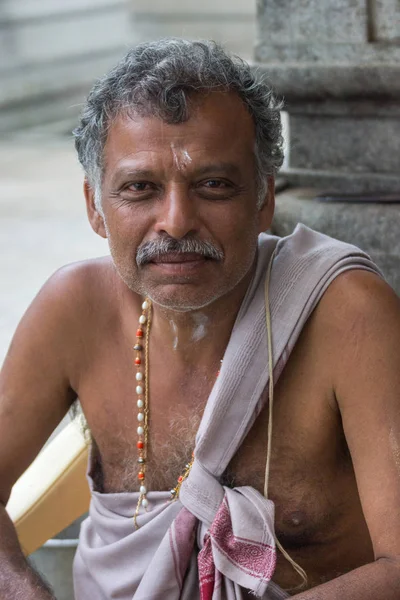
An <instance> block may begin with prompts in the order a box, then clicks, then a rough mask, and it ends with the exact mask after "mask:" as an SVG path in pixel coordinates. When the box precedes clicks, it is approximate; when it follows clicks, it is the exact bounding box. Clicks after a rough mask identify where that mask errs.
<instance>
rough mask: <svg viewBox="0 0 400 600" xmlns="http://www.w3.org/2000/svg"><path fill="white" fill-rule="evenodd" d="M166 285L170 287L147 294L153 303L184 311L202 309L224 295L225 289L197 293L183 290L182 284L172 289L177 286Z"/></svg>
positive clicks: (168, 308)
mask: <svg viewBox="0 0 400 600" xmlns="http://www.w3.org/2000/svg"><path fill="white" fill-rule="evenodd" d="M165 287H167V288H169V289H163V290H160V289H158V290H149V291H147V293H146V294H145V295H146V296H147V297H148V298H150V300H151V301H152V302H153V304H157V305H158V306H160V307H162V308H164V309H167V310H173V311H175V312H182V313H184V312H191V311H195V310H201V309H202V308H205V307H206V306H209V305H210V304H212V303H213V302H215V301H216V300H218V298H220V297H221V296H223V295H224V291H223V290H220V291H218V292H217V291H215V293H210V292H211V290H207V294H204V292H200V293H199V292H197V294H196V293H195V291H194V292H193V293H187V291H184V290H182V286H178V287H179V288H180V289H178V290H171V289H170V288H171V287H177V286H174V285H168V286H165Z"/></svg>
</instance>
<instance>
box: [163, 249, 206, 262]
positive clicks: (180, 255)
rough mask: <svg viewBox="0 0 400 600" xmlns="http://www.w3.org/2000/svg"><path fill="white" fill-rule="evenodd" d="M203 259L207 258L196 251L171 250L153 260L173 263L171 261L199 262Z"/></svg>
mask: <svg viewBox="0 0 400 600" xmlns="http://www.w3.org/2000/svg"><path fill="white" fill-rule="evenodd" d="M201 260H207V259H206V258H205V257H204V256H202V255H201V254H196V253H186V252H185V253H184V252H169V253H168V254H161V255H160V256H158V257H157V258H155V259H153V260H152V261H151V262H152V263H156V264H171V263H175V264H176V263H188V262H199V261H201Z"/></svg>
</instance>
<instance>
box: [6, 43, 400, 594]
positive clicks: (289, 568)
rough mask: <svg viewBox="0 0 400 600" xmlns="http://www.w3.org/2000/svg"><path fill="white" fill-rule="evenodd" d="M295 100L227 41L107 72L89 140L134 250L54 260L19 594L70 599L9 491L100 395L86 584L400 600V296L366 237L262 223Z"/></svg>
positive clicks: (17, 408)
mask: <svg viewBox="0 0 400 600" xmlns="http://www.w3.org/2000/svg"><path fill="white" fill-rule="evenodd" d="M279 108H280V107H279V105H278V104H277V103H276V102H275V100H274V97H273V95H272V93H271V91H270V89H269V88H268V86H267V85H266V84H265V83H263V82H261V81H257V80H256V79H255V76H254V74H252V73H251V71H250V69H249V68H248V66H247V65H245V64H243V63H242V62H241V61H239V60H236V59H234V60H233V59H231V58H229V57H228V56H227V55H226V54H225V53H224V52H223V51H222V50H221V49H220V48H219V47H218V46H216V45H215V44H213V43H206V42H204V43H192V42H187V41H183V40H172V41H171V40H169V41H161V42H155V43H151V44H144V45H142V46H139V47H137V48H135V49H133V50H132V51H131V52H130V53H128V55H127V56H126V57H125V59H124V60H123V61H122V62H121V63H120V64H119V65H117V67H116V68H115V69H114V70H113V71H111V73H110V74H108V75H107V76H106V77H105V78H103V79H102V80H101V81H99V82H98V83H97V84H96V86H95V87H94V88H93V90H92V92H91V94H90V96H89V98H88V101H87V104H86V106H85V108H84V111H83V116H82V121H81V124H80V126H79V127H78V129H77V130H76V131H75V136H76V145H77V149H78V154H79V158H80V160H81V162H82V164H83V166H84V169H85V175H86V177H85V182H84V193H85V198H86V203H87V210H88V217H89V221H90V223H91V225H92V227H93V229H94V230H95V231H96V232H97V233H98V234H99V235H101V236H102V237H106V238H107V239H108V241H109V245H110V250H111V257H112V258H108V257H107V258H102V259H98V260H94V261H86V262H83V263H80V264H75V265H71V266H68V267H65V268H63V269H61V270H60V271H58V272H57V273H56V274H55V275H53V277H52V278H51V279H50V280H49V281H48V282H47V283H46V284H45V286H44V287H43V289H42V290H41V292H40V293H39V295H38V296H37V298H36V299H35V300H34V302H33V304H32V306H31V307H30V308H29V309H28V311H27V313H26V315H25V316H24V318H23V319H22V321H21V324H20V325H19V327H18V330H17V332H16V334H15V338H14V340H13V343H12V345H11V348H10V351H9V354H8V357H7V359H6V361H5V365H4V369H3V374H2V380H1V400H0V445H1V446H0V448H1V451H0V500H1V503H2V505H1V513H0V515H1V516H0V527H1V542H0V544H1V545H0V589H1V598H2V599H4V600H9V599H11V598H12V599H14V598H16V597H18V598H24V600H25V599H26V600H28V599H29V600H30V599H32V600H39V599H40V600H45V599H49V598H53V596H52V594H51V592H50V591H48V590H47V588H46V587H45V585H44V584H42V583H41V582H40V580H39V578H38V577H37V576H36V575H35V574H34V573H33V572H32V571H31V570H30V568H29V567H28V566H27V564H26V563H25V561H24V559H23V557H22V553H21V551H20V549H19V546H18V542H17V539H16V535H15V531H14V529H13V526H12V524H11V522H10V521H9V519H8V517H7V514H6V512H5V510H4V506H5V504H6V502H7V499H8V497H9V493H10V490H11V487H12V485H13V483H14V482H15V481H16V479H17V478H18V477H19V476H20V475H21V473H22V472H23V471H24V470H25V469H26V468H27V466H28V465H29V463H30V462H31V461H32V460H33V458H34V457H35V455H36V454H37V453H38V451H39V449H40V448H41V446H42V445H43V443H44V441H45V440H46V438H47V437H48V436H49V434H50V433H51V431H52V430H53V429H54V427H55V426H56V425H57V423H58V422H59V421H60V420H61V418H62V417H63V416H64V415H65V413H66V412H67V411H68V409H69V408H70V407H71V405H72V404H73V402H74V401H75V400H76V398H77V397H79V399H80V402H81V405H82V408H83V411H84V413H85V417H86V419H87V422H88V426H89V428H90V431H91V434H92V439H93V446H92V452H91V459H90V472H89V481H90V485H91V489H92V506H91V516H90V518H89V520H88V521H86V522H85V524H84V526H83V528H82V532H81V542H80V548H79V550H78V553H77V557H76V561H75V594H76V598H77V600H82V599H83V598H85V599H86V598H99V599H100V598H101V599H106V598H111V597H112V598H121V599H124V600H128V599H130V598H133V597H134V598H136V599H137V598H139V599H141V598H153V599H155V598H166V599H169V598H171V599H172V598H179V597H181V598H198V597H200V595H201V598H203V599H205V598H214V599H217V598H245V597H251V595H250V594H251V593H253V592H254V593H255V594H256V595H258V596H259V597H263V598H284V597H287V595H289V594H290V595H293V596H295V597H296V598H298V600H316V599H319V600H320V599H324V600H333V599H338V598H340V599H343V600H358V599H360V600H361V599H362V600H380V599H382V600H391V599H393V600H394V599H398V598H399V597H400V511H399V510H398V508H399V506H400V404H399V403H400V398H399V390H400V369H399V365H400V344H399V334H400V307H399V301H398V299H397V297H396V296H395V294H394V293H393V292H392V291H391V290H390V288H389V287H388V286H387V285H386V284H385V283H384V281H383V280H382V279H381V278H380V276H379V275H378V274H377V272H376V269H375V267H374V266H373V265H372V263H371V262H370V261H369V260H368V258H367V257H365V256H364V255H363V254H362V253H361V252H359V251H357V249H355V248H353V247H350V246H347V245H344V244H341V243H339V242H335V241H333V240H330V239H329V238H326V237H325V236H321V235H319V234H315V233H313V232H311V231H310V230H307V228H304V227H300V228H298V229H297V230H296V232H295V233H294V234H293V236H290V237H289V238H286V239H283V240H281V241H278V240H277V239H276V238H274V237H273V236H267V235H265V234H262V232H264V231H266V230H267V229H268V228H269V226H270V224H271V221H272V216H273V208H274V174H275V173H276V171H277V169H278V168H279V166H280V164H281V162H282V151H281V130H280V121H279ZM260 234H261V235H260ZM259 235H260V238H259V241H258V245H257V239H258V236H259ZM264 283H266V286H267V287H266V292H267V293H266V301H267V302H266V305H264ZM265 316H267V325H265ZM269 316H270V317H271V319H272V324H271V323H270V322H269ZM270 356H271V361H270V360H269V357H270ZM221 361H222V367H221ZM219 372H220V374H218V373H219ZM274 382H275V387H274ZM268 396H269V401H268ZM272 419H273V420H272ZM200 422H201V423H200ZM196 432H197V435H196ZM268 434H269V435H268ZM192 452H194V459H193V457H192ZM266 462H267V468H266ZM171 488H172V489H173V491H172V493H170V492H169V490H170V489H171ZM264 494H265V496H268V498H266V497H264ZM274 505H275V517H274V514H273V509H274ZM275 536H276V539H277V543H278V544H279V548H280V550H279V552H278V559H277V563H276V565H275V557H276V553H275V548H274V547H275ZM287 553H288V554H287ZM271 578H272V580H273V583H272V582H270V580H271ZM284 590H287V591H286V592H285V591H284Z"/></svg>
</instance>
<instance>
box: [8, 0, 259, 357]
mask: <svg viewBox="0 0 400 600" xmlns="http://www.w3.org/2000/svg"><path fill="white" fill-rule="evenodd" d="M255 30H256V2H255V0H254V1H253V0H218V1H217V2H215V0H214V1H213V0H203V1H202V2H199V3H197V2H190V1H189V2H188V1H185V0H170V1H169V2H163V0H150V1H148V0H129V1H126V0H68V1H66V0H0V82H1V83H0V274H1V282H2V284H1V294H0V363H1V361H2V359H3V357H4V355H5V353H6V351H7V348H8V345H9V342H10V339H11V336H12V334H13V331H14V329H15V327H16V325H17V323H18V321H19V319H20V317H21V315H22V314H23V312H24V310H25V309H26V307H27V306H28V304H29V302H30V301H31V300H32V298H33V296H34V295H35V293H36V292H37V291H38V289H39V288H40V286H41V285H42V284H43V283H44V281H45V280H46V279H47V277H48V276H50V275H51V273H52V272H54V270H55V269H57V268H58V267H59V266H61V265H63V264H65V263H68V262H71V261H75V260H80V259H85V258H88V257H91V256H96V255H102V254H104V253H106V252H107V251H108V249H107V244H106V243H105V242H104V240H101V239H100V238H98V237H97V236H95V234H94V233H93V232H92V231H91V229H90V228H89V225H88V224H87V223H86V220H85V211H84V202H83V196H82V193H81V185H82V173H81V170H80V167H79V165H78V163H77V160H76V158H75V154H74V150H73V143H72V141H71V140H72V138H71V130H72V129H73V127H74V126H75V124H76V122H77V119H78V115H79V112H80V106H81V104H82V102H83V100H84V98H85V96H86V95H87V93H88V91H89V89H90V87H91V85H92V83H93V81H94V80H95V78H97V77H99V76H101V75H102V74H104V73H105V72H106V71H107V70H108V69H109V68H110V67H111V66H113V65H114V64H115V62H116V61H117V60H118V59H119V58H120V57H121V56H122V55H123V53H124V52H125V51H126V50H127V49H128V48H129V46H131V45H133V44H135V43H138V42H141V41H144V40H149V39H156V38H160V37H165V36H181V37H188V38H213V39H216V40H218V41H221V42H223V43H224V44H225V45H226V46H227V48H229V49H230V50H232V51H233V52H235V53H238V54H240V55H241V56H243V57H244V58H247V59H250V58H251V57H252V53H253V46H254V39H255Z"/></svg>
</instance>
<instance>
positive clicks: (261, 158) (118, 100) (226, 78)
mask: <svg viewBox="0 0 400 600" xmlns="http://www.w3.org/2000/svg"><path fill="white" fill-rule="evenodd" d="M216 89H218V90H221V91H234V92H236V93H237V94H238V95H239V97H240V98H241V99H242V101H243V102H244V104H245V106H246V107H247V110H248V111H249V113H250V114H251V116H252V117H253V120H254V124H255V132H256V147H255V158H256V167H257V174H256V175H257V185H258V205H259V207H261V206H262V204H263V202H264V198H265V192H266V189H267V176H268V175H275V173H276V172H277V171H278V169H279V168H280V167H281V165H282V162H283V138H282V125H281V118H280V110H281V108H282V103H281V102H279V101H278V100H277V99H276V97H275V95H274V93H273V91H272V89H271V87H270V86H269V84H268V83H267V82H266V81H265V78H262V77H260V76H258V74H257V73H255V72H254V71H253V70H252V69H251V68H250V66H249V65H248V64H247V63H246V62H244V61H243V60H242V59H241V58H239V57H238V56H229V55H228V54H227V53H226V52H225V50H224V49H223V48H222V47H221V46H220V45H219V44H217V43H216V42H213V41H189V40H182V39H164V40H158V41H155V42H148V43H143V44H140V45H138V46H136V47H135V48H132V49H131V50H130V51H129V52H128V53H127V54H126V56H125V57H124V58H123V59H122V60H121V61H120V62H119V63H118V64H117V65H116V66H115V67H114V68H113V69H112V70H111V71H110V72H109V73H108V74H106V75H105V76H104V77H103V78H101V79H99V80H98V81H97V82H96V83H95V85H94V86H93V88H92V90H91V92H90V94H89V96H88V98H87V101H86V104H85V105H84V107H83V111H82V115H81V121H80V124H79V126H78V127H77V128H76V129H75V130H74V131H73V135H74V137H75V148H76V150H77V152H78V158H79V161H80V163H81V164H82V166H83V169H84V171H85V174H86V177H87V179H88V181H89V184H90V186H91V187H92V188H93V189H94V191H95V197H96V204H97V207H98V209H99V210H100V211H101V181H102V172H103V148H104V144H105V142H106V139H107V131H108V127H109V126H110V124H111V123H112V121H113V120H114V119H115V118H116V116H117V115H119V114H121V113H123V112H127V113H129V112H133V113H135V114H139V115H142V116H157V117H159V118H161V119H163V120H164V121H166V122H167V123H182V122H184V121H185V120H187V119H188V118H189V110H188V98H189V96H190V95H192V94H194V93H201V92H207V91H210V90H216Z"/></svg>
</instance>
